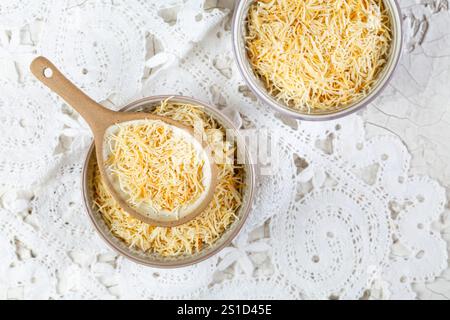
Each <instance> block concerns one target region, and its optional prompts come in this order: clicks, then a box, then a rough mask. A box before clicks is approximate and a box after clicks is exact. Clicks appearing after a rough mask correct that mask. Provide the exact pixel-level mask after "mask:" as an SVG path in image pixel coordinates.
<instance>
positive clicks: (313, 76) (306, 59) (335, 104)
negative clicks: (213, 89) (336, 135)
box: [246, 0, 392, 113]
mask: <svg viewBox="0 0 450 320" xmlns="http://www.w3.org/2000/svg"><path fill="white" fill-rule="evenodd" d="M391 38H392V36H391V22H390V16H389V12H388V11H387V8H386V6H385V5H384V3H383V0H271V1H255V3H253V4H252V5H251V6H250V8H249V12H248V17H247V35H246V47H247V54H248V57H249V61H250V64H251V65H252V67H253V70H254V72H255V74H256V75H257V77H258V78H259V79H260V80H261V81H262V82H263V84H264V85H265V87H266V89H267V90H268V92H269V94H271V95H272V96H273V97H274V98H275V99H277V100H278V101H280V102H282V103H284V104H285V105H286V106H288V107H290V108H292V109H294V110H297V111H300V112H305V113H320V112H324V111H325V112H327V111H335V110H337V109H341V108H345V107H346V106H348V105H350V104H352V103H354V102H356V101H358V100H360V99H362V98H364V97H365V96H366V95H367V94H368V92H369V91H370V90H371V88H372V87H373V85H374V84H375V82H376V81H377V79H378V77H379V75H380V73H381V71H382V70H383V68H384V66H385V65H386V62H387V60H388V56H389V53H390V47H391Z"/></svg>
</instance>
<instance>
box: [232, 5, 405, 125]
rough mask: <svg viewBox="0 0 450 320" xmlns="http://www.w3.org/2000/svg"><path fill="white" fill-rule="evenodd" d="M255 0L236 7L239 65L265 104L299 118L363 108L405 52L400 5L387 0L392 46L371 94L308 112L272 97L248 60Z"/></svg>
mask: <svg viewBox="0 0 450 320" xmlns="http://www.w3.org/2000/svg"><path fill="white" fill-rule="evenodd" d="M253 2H254V0H240V1H239V2H238V4H237V5H236V7H235V10H234V16H233V22H232V35H233V51H234V56H235V58H236V61H237V65H238V68H239V70H240V72H241V74H242V76H243V77H244V79H245V81H246V83H247V85H248V86H249V87H250V89H251V90H252V91H253V93H254V94H255V95H256V96H257V97H258V98H259V99H261V100H262V101H264V102H265V103H266V104H268V105H269V106H271V107H272V108H273V109H274V110H276V111H278V112H280V113H282V114H284V115H287V116H290V117H293V118H296V119H300V120H310V121H325V120H331V119H336V118H340V117H343V116H346V115H348V114H351V113H353V112H356V111H358V110H359V109H361V108H362V107H364V106H366V105H368V104H369V103H370V102H371V101H372V100H373V99H375V98H376V97H377V96H378V95H379V94H380V92H381V91H382V90H383V88H384V87H385V86H386V85H387V83H388V82H389V80H390V79H391V77H392V74H393V72H394V70H395V69H396V67H397V64H398V61H399V59H400V55H401V51H402V49H401V48H402V19H401V13H400V7H399V6H398V3H397V1H396V0H384V3H385V5H386V7H387V9H388V10H389V13H390V16H391V21H392V34H393V38H392V45H391V51H390V56H389V60H388V62H387V64H386V66H385V67H384V69H383V71H382V72H381V74H380V75H379V77H378V80H377V82H376V83H375V84H374V86H373V88H372V89H371V90H370V92H369V93H368V95H366V96H365V97H364V98H363V99H361V100H359V101H356V102H354V103H352V104H350V105H348V106H345V107H343V108H341V109H339V108H338V109H337V110H335V111H326V112H325V111H322V112H316V113H313V112H311V113H307V112H301V111H297V110H294V109H292V108H290V107H288V106H286V105H285V104H283V103H282V102H279V101H277V100H276V99H275V98H274V97H272V96H271V95H270V94H269V93H268V92H267V90H266V89H265V87H264V85H263V83H262V82H261V81H260V80H259V79H258V78H257V77H256V76H255V74H254V72H253V69H252V67H251V65H250V63H249V61H248V57H247V52H246V47H245V35H246V32H247V31H246V30H247V28H246V24H247V14H248V9H249V7H250V5H251V4H252V3H253Z"/></svg>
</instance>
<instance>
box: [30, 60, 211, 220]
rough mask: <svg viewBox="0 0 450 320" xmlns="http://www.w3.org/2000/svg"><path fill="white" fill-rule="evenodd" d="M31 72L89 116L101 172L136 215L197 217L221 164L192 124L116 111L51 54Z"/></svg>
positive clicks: (143, 217) (208, 198)
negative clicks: (91, 94) (94, 97)
mask: <svg viewBox="0 0 450 320" xmlns="http://www.w3.org/2000/svg"><path fill="white" fill-rule="evenodd" d="M30 69H31V72H32V73H33V74H34V75H35V76H36V78H37V79H38V80H40V81H41V82H42V83H43V84H45V85H46V86H47V87H49V88H50V89H51V90H52V91H54V92H55V93H56V94H58V95H59V96H60V97H62V98H63V99H64V100H65V101H66V102H67V103H68V104H69V105H71V106H72V107H73V108H74V109H75V110H76V111H78V112H79V114H80V115H81V116H82V117H83V118H84V119H85V120H86V122H87V123H88V125H89V126H90V128H91V130H92V132H93V135H94V142H95V146H96V154H97V161H98V168H99V172H100V174H101V176H102V178H103V181H104V184H105V186H106V187H107V189H108V192H109V194H110V195H111V197H113V198H114V200H115V201H116V203H117V204H118V205H119V206H120V207H121V208H122V209H123V210H125V211H126V212H127V213H128V214H129V215H130V216H132V217H134V218H136V219H138V220H140V221H142V222H145V223H147V224H149V225H153V226H161V227H173V226H177V225H181V224H184V223H186V222H188V221H190V220H192V219H194V218H195V217H197V216H198V215H199V214H200V213H201V212H203V210H205V208H206V207H208V205H209V203H210V202H211V200H212V199H213V195H214V191H215V188H216V183H217V167H216V164H215V162H214V160H213V158H212V155H211V152H210V149H209V146H208V144H207V142H206V141H203V139H202V137H201V136H199V135H196V134H195V133H194V130H193V128H192V127H191V126H187V125H185V124H182V123H180V122H179V121H176V120H174V119H171V118H168V117H164V116H160V115H155V114H150V113H142V112H116V111H112V110H109V109H107V108H105V107H103V106H101V105H100V104H98V103H97V102H95V101H93V100H92V99H91V98H89V97H88V96H87V95H86V94H84V93H83V92H82V91H81V90H80V89H78V88H77V87H76V86H75V85H74V84H73V83H71V82H70V81H69V80H68V79H67V78H65V77H64V76H63V75H62V73H61V72H60V71H59V70H58V69H57V68H56V67H55V66H54V65H53V64H52V63H51V62H50V61H49V60H48V59H46V58H44V57H38V58H36V59H35V60H34V61H33V62H32V63H31V67H30Z"/></svg>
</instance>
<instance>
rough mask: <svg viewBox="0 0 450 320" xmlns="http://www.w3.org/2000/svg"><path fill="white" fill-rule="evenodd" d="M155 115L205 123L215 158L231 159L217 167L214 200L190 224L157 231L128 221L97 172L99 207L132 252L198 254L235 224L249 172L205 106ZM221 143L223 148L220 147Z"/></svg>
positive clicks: (161, 109) (164, 107) (166, 105)
mask: <svg viewBox="0 0 450 320" xmlns="http://www.w3.org/2000/svg"><path fill="white" fill-rule="evenodd" d="M153 113H154V114H158V115H161V116H165V117H169V118H172V119H174V120H177V121H180V122H182V123H184V124H186V125H190V126H194V125H195V126H197V127H198V126H199V124H201V125H202V128H201V129H203V132H204V134H205V136H206V138H207V139H208V142H209V143H210V144H211V145H215V146H220V149H221V150H217V147H216V148H214V147H213V154H215V155H217V154H220V157H225V158H226V159H232V161H219V162H218V163H217V166H218V184H217V187H216V190H215V194H214V198H213V201H212V202H211V204H210V205H209V207H208V208H207V209H206V210H205V211H204V212H203V213H202V214H201V215H199V216H198V217H197V218H196V219H194V220H192V221H190V222H188V223H186V224H183V225H181V226H178V227H172V228H163V227H153V226H150V225H148V224H145V223H143V222H141V221H140V220H137V219H135V218H132V217H130V216H129V215H128V214H127V213H125V212H124V211H123V210H122V209H121V208H120V207H119V206H118V204H117V203H116V202H115V201H114V199H113V198H112V197H111V196H110V194H109V193H108V191H107V189H106V186H105V185H104V183H103V181H102V178H101V176H100V173H99V171H98V167H96V169H95V173H94V183H93V188H94V195H93V197H94V203H95V207H96V209H97V210H98V212H99V213H100V214H101V215H102V217H103V219H104V220H105V222H106V224H107V225H108V226H109V228H110V229H111V231H112V233H113V234H114V235H115V236H117V237H118V238H120V239H122V240H123V241H124V242H125V243H126V244H127V245H129V246H130V247H133V248H137V249H140V250H142V251H144V252H150V253H155V254H159V255H161V256H164V257H177V256H181V255H187V254H194V253H197V252H199V251H201V250H202V248H204V247H205V246H209V245H212V244H213V243H214V242H215V241H217V240H218V239H219V238H220V237H221V235H222V234H223V233H224V232H225V231H226V230H227V229H228V228H229V227H230V225H231V224H232V223H233V222H234V221H235V220H236V219H237V215H236V214H237V211H238V209H239V208H240V206H241V204H242V192H243V188H244V174H245V171H244V168H243V166H242V165H238V164H236V163H235V161H234V160H235V157H236V156H235V152H236V150H235V146H234V145H233V144H231V143H228V142H225V143H223V141H224V140H225V139H224V136H225V129H224V128H223V127H222V126H221V125H220V124H219V123H218V122H217V121H216V120H214V119H213V118H212V117H211V116H209V115H208V114H206V113H205V112H204V111H203V110H202V107H200V106H194V105H188V104H172V103H170V102H163V103H161V105H160V106H158V107H157V108H156V109H155V111H154V112H153ZM222 139H223V140H222ZM219 140H221V141H222V143H218V141H219Z"/></svg>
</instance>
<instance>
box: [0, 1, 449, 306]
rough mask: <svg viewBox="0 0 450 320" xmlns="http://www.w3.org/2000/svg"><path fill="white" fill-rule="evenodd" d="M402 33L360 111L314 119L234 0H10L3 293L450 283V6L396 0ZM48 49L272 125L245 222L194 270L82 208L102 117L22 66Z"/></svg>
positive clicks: (1, 53) (322, 291)
mask: <svg viewBox="0 0 450 320" xmlns="http://www.w3.org/2000/svg"><path fill="white" fill-rule="evenodd" d="M400 4H401V6H402V8H403V16H404V28H405V34H406V36H405V50H404V53H403V57H402V59H401V63H400V66H399V68H398V71H397V72H396V74H395V77H394V79H393V80H392V82H391V84H390V85H389V87H388V88H387V89H386V90H385V91H384V93H383V94H382V96H381V97H380V98H378V99H377V100H376V101H375V102H374V103H372V104H371V105H370V106H369V107H368V108H367V109H366V110H365V111H364V112H362V113H361V114H360V115H353V116H350V117H347V118H345V119H341V120H337V121H331V122H323V123H307V122H297V121H295V120H292V119H289V118H286V117H283V116H280V115H277V114H274V113H273V112H272V111H271V110H269V109H268V108H267V107H266V106H264V105H262V104H260V103H259V102H257V101H256V99H255V97H254V96H253V95H252V94H251V93H250V91H249V90H248V88H247V87H246V86H245V84H244V82H243V80H242V78H241V77H240V75H239V72H238V70H237V68H236V65H235V63H234V61H233V56H232V51H231V49H232V48H231V34H230V18H231V11H232V7H233V1H221V0H219V1H214V0H206V1H204V0H203V1H200V0H187V1H181V0H173V1H146V0H126V1H125V0H120V1H119V0H117V1H106V0H96V1H94V0H87V1H86V0H83V1H82V0H67V1H66V0H54V1H52V0H40V1H38V0H33V1H31V0H14V1H13V0H0V90H1V94H0V130H1V132H2V134H1V135H0V146H1V149H0V150H1V152H0V298H2V299H17V298H19V299H23V298H25V299H30V298H41V299H48V298H64V299H70V298H81V299H91V298H171V299H172V298H236V299H238V298H250V299H253V298H281V299H290V298H319V299H357V298H370V299H384V298H392V299H411V298H441V299H442V298H448V297H450V271H449V269H448V246H447V242H448V241H450V222H449V209H448V202H447V199H446V191H447V195H449V191H450V165H449V163H450V112H448V111H449V109H450V103H449V101H450V90H449V89H448V85H449V82H450V31H449V28H448V26H449V25H450V13H449V11H448V10H449V9H448V1H447V0H417V1H412V0H400ZM38 54H42V55H45V56H47V57H49V58H50V59H52V60H53V61H54V62H55V63H56V64H57V65H58V66H60V68H61V69H62V70H63V71H64V72H65V73H66V74H67V75H69V77H70V78H71V79H73V80H74V81H75V83H76V84H77V85H79V86H80V87H81V88H83V89H84V90H85V91H86V92H87V93H88V94H89V95H91V96H92V97H93V98H94V99H96V100H98V101H102V103H104V104H105V105H106V106H108V107H110V108H113V109H118V108H120V107H121V106H123V105H124V104H126V103H127V102H130V101H132V100H134V99H136V98H139V97H142V96H148V95H156V94H183V95H189V96H193V97H196V98H200V99H203V100H205V101H209V102H211V103H213V104H215V105H216V106H218V107H219V108H220V109H222V110H223V111H224V112H225V113H226V114H227V115H229V117H230V118H231V119H232V120H233V121H234V122H235V123H236V125H237V126H239V127H240V128H241V129H242V130H243V133H244V134H246V133H247V134H248V133H250V134H251V133H252V132H255V131H254V130H258V132H267V133H268V134H269V135H270V137H271V141H272V143H273V145H272V147H273V148H274V149H273V150H275V151H274V152H273V153H272V155H277V157H275V158H274V157H272V161H271V162H270V163H260V164H259V169H260V170H259V175H258V178H257V188H256V198H255V203H254V206H253V209H252V211H251V214H250V217H249V220H248V221H247V223H246V225H245V228H244V230H243V231H242V232H241V233H240V235H239V236H238V238H236V240H235V241H234V243H233V246H230V247H229V248H226V249H225V250H223V251H222V252H221V253H220V254H218V255H216V256H214V257H213V258H211V259H209V260H207V261H205V262H203V263H201V264H198V265H195V266H192V267H187V268H183V269H177V270H158V269H151V268H146V267H142V266H139V265H136V264H134V263H132V262H129V261H127V260H125V259H123V258H121V257H119V256H117V255H116V254H115V253H114V252H112V251H111V250H110V249H108V248H107V246H106V245H105V244H104V243H103V242H102V240H101V239H100V238H99V236H97V234H96V233H95V231H94V229H93V227H92V226H91V225H90V222H89V221H88V218H87V215H86V213H85V212H84V209H83V204H82V199H81V190H80V185H81V175H80V172H81V169H82V166H83V160H84V156H85V153H86V150H87V146H88V145H89V143H90V142H91V137H90V132H89V130H88V128H87V127H86V125H85V124H84V123H83V121H81V120H80V118H79V117H78V116H77V115H76V114H74V112H73V111H72V109H71V108H69V107H68V106H66V105H65V104H64V102H63V101H62V100H61V99H59V98H58V97H55V96H54V95H53V94H50V93H49V91H48V90H47V89H45V88H43V87H42V86H41V85H39V84H38V83H37V82H36V81H35V80H34V79H32V77H31V76H30V74H29V72H28V65H29V63H30V61H31V59H32V58H33V57H35V56H36V55H38Z"/></svg>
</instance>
